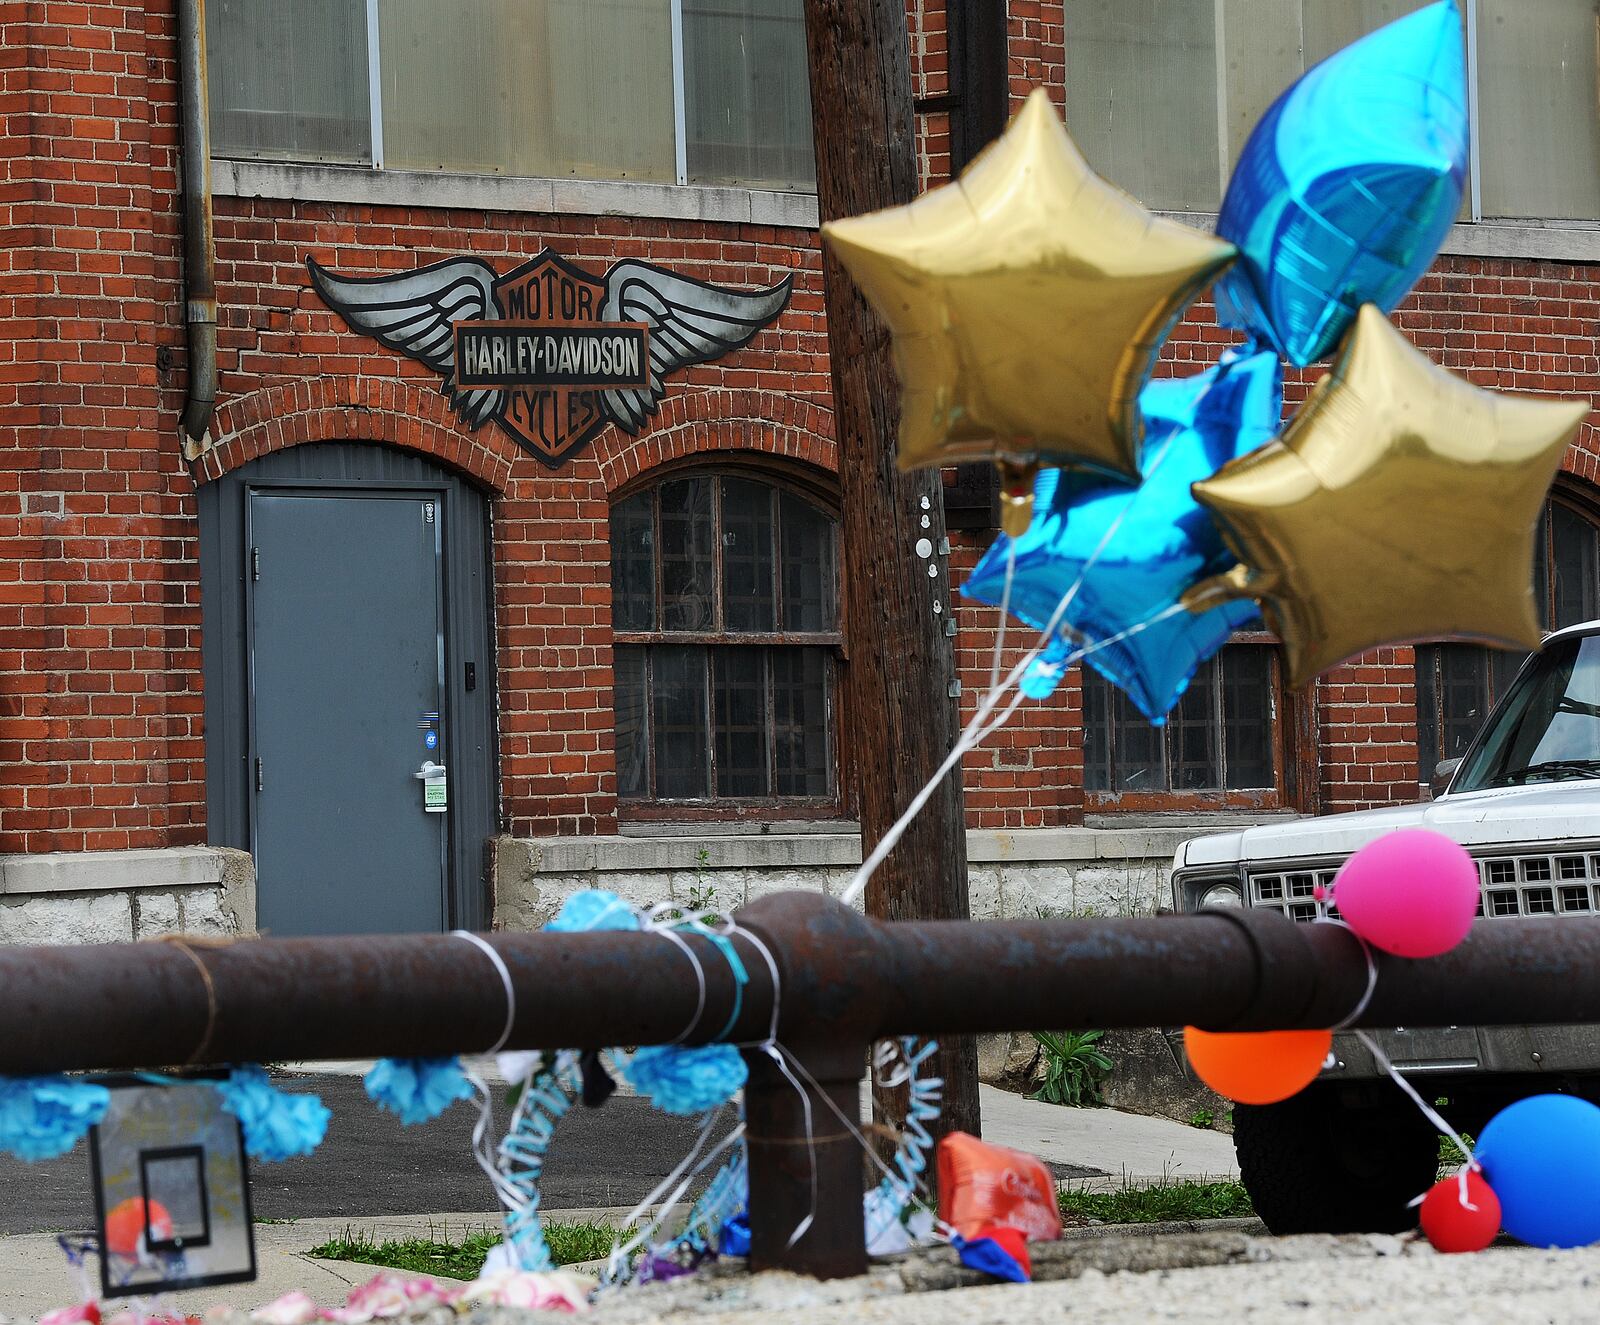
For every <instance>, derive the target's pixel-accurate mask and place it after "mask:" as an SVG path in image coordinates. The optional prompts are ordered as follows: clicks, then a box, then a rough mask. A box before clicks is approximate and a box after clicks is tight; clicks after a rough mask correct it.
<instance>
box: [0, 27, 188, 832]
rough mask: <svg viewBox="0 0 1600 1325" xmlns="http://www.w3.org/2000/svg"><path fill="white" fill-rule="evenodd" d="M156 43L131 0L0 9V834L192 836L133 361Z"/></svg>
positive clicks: (172, 484)
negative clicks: (4, 475) (1, 318)
mask: <svg viewBox="0 0 1600 1325" xmlns="http://www.w3.org/2000/svg"><path fill="white" fill-rule="evenodd" d="M170 40H171V22H170V19H169V18H168V17H166V16H164V15H162V14H160V13H150V12H147V7H146V6H145V5H143V4H139V3H119V2H117V0H102V2H96V3H82V4H73V5H67V4H53V3H28V4H22V3H13V4H5V5H0V46H3V52H4V54H3V61H4V84H3V87H4V93H3V95H4V96H5V98H6V116H5V125H6V129H5V135H6V136H5V138H4V152H5V165H6V179H5V185H4V187H5V205H6V207H7V210H8V213H9V229H8V234H7V243H6V245H5V248H6V250H7V252H6V258H5V259H4V260H5V261H6V263H7V281H6V291H7V296H6V303H7V308H6V315H7V317H6V323H5V326H4V328H3V330H0V335H3V336H4V338H5V342H6V345H5V359H4V363H5V366H6V374H5V380H4V385H3V389H4V392H5V403H6V406H7V408H6V409H5V411H4V413H5V417H6V420H7V423H6V425H5V428H6V438H7V441H8V442H9V443H10V445H11V450H10V454H11V457H12V463H11V464H9V465H7V466H6V469H7V471H8V476H9V482H8V483H7V489H8V490H7V492H6V494H5V497H4V499H3V500H4V505H3V507H0V509H3V510H4V514H5V519H6V524H7V526H8V530H7V534H8V537H7V543H8V546H7V549H6V550H7V554H8V555H6V556H5V557H4V562H3V569H0V583H3V584H4V590H5V591H4V594H3V596H0V602H4V604H5V605H6V606H7V608H8V610H7V611H6V613H5V615H4V617H3V618H0V668H3V670H4V674H5V683H4V696H3V699H0V704H3V710H0V712H3V716H4V730H3V733H0V764H3V765H4V768H5V772H4V776H3V778H0V812H3V816H4V822H3V826H0V846H3V847H4V848H5V849H10V850H30V851H44V850H62V849H66V850H78V849H83V848H85V847H91V846H94V847H135V846H147V845H168V844H173V843H179V842H192V841H198V840H200V839H201V838H202V837H203V834H204V828H203V822H202V819H203V812H202V780H201V767H202V765H201V746H200V718H199V713H200V695H199V693H198V692H197V690H196V689H195V688H194V686H193V685H192V682H191V680H190V678H191V677H192V675H193V674H194V672H195V670H196V669H197V667H198V661H199V635H198V625H199V622H198V604H197V598H196V589H195V542H194V522H193V517H192V510H191V508H190V504H189V502H188V500H187V493H188V491H189V486H190V485H189V482H188V478H187V476H186V475H185V474H184V473H183V471H182V465H181V462H180V461H179V460H178V457H177V452H176V449H175V447H173V446H172V444H171V442H170V439H169V438H166V437H164V436H163V430H164V428H165V429H166V430H170V428H171V420H170V418H166V419H164V418H163V416H162V411H161V409H160V383H159V375H160V369H159V367H158V360H157V350H158V348H159V346H160V345H161V344H162V343H163V340H164V338H163V335H162V327H163V325H164V324H165V323H167V322H168V321H169V320H170V318H171V316H172V313H171V311H170V309H171V304H172V294H171V292H170V288H169V287H167V286H166V285H164V284H163V282H161V281H160V280H159V279H158V276H157V263H158V261H159V254H160V252H161V250H162V248H163V245H164V244H165V243H166V238H165V237H166V236H170V235H171V234H172V233H173V230H174V227H173V225H172V223H171V222H170V220H168V219H167V218H165V217H159V218H158V214H159V213H160V212H161V211H162V209H163V208H164V207H165V202H164V199H165V198H167V197H170V194H171V189H172V174H171V171H172V153H171V143H172V122H173V119H174V116H173V114H172V113H171V111H170V108H168V107H166V106H164V104H163V103H164V101H165V100H166V93H165V91H164V90H163V88H162V86H161V76H160V74H159V73H158V72H157V65H158V54H157V53H159V51H160V50H161V49H163V48H164V47H165V46H166V45H168V44H170ZM13 407H14V408H13ZM13 539H14V540H15V542H13V541H12V540H13ZM13 547H14V548H15V549H16V550H17V552H19V553H20V556H13V555H10V553H11V551H12V548H13Z"/></svg>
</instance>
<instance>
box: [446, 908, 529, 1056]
mask: <svg viewBox="0 0 1600 1325" xmlns="http://www.w3.org/2000/svg"><path fill="white" fill-rule="evenodd" d="M450 937H451V938H456V939H465V940H466V941H467V942H468V943H470V944H472V945H473V946H474V947H476V948H479V949H480V950H481V951H482V952H483V954H484V956H486V957H487V958H488V959H489V961H490V962H491V963H492V964H493V966H494V969H495V974H496V975H498V976H499V977H500V984H501V986H502V987H503V988H504V989H505V992H506V1024H505V1026H504V1027H503V1028H502V1029H501V1031H500V1038H499V1039H498V1040H496V1041H495V1042H494V1043H493V1044H492V1045H490V1046H489V1048H487V1049H485V1050H484V1051H483V1052H484V1053H486V1054H497V1053H499V1052H500V1051H501V1050H502V1049H504V1048H505V1047H506V1042H507V1041H508V1040H510V1039H511V1032H512V1031H513V1030H515V1029H516V1025H517V990H516V986H515V985H513V984H512V983H511V972H510V971H509V970H507V969H506V964H505V959H504V958H502V957H501V956H500V954H499V953H498V952H496V951H495V950H494V949H493V948H491V947H490V946H489V945H488V944H487V943H485V942H484V941H483V940H482V939H481V938H479V937H478V936H477V935H476V934H474V933H472V932H471V931H470V930H465V929H452V930H451V931H450Z"/></svg>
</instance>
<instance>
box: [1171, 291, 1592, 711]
mask: <svg viewBox="0 0 1600 1325" xmlns="http://www.w3.org/2000/svg"><path fill="white" fill-rule="evenodd" d="M1588 412H1589V406H1588V403H1587V402H1584V401H1575V400H1551V399H1546V398H1541V397H1534V396H1521V395H1502V394H1499V393H1496V392H1493V391H1484V390H1480V389H1479V388H1477V387H1475V386H1472V385H1470V384H1469V383H1467V382H1464V381H1462V380H1461V379H1460V378H1458V377H1456V376H1454V375H1453V374H1451V373H1449V372H1446V371H1445V370H1444V369H1443V368H1441V367H1439V366H1438V365H1437V364H1435V363H1433V362H1432V361H1431V360H1429V359H1428V358H1427V356H1426V355H1424V354H1423V353H1422V352H1421V351H1419V350H1417V349H1415V348H1414V347H1413V346H1412V345H1411V344H1410V343H1409V342H1408V341H1407V340H1406V339H1405V337H1403V336H1402V335H1401V334H1400V333H1399V332H1398V331H1396V330H1395V329H1394V327H1392V326H1391V325H1390V324H1389V322H1388V319H1386V318H1385V317H1384V316H1383V314H1382V313H1381V312H1380V311H1379V310H1378V309H1377V308H1376V307H1375V306H1374V305H1372V304H1366V305H1364V306H1363V307H1362V308H1361V311H1360V313H1359V314H1358V316H1357V318H1356V324H1355V328H1354V330H1353V331H1352V332H1351V333H1350V335H1349V336H1348V337H1347V339H1346V341H1345V343H1344V347H1343V349H1342V350H1341V352H1340V355H1339V358H1338V359H1337V360H1336V361H1335V363H1334V365H1333V368H1332V371H1331V372H1330V373H1329V374H1328V375H1327V376H1326V377H1324V378H1323V379H1322V380H1321V381H1320V382H1318V384H1317V386H1316V389H1315V390H1314V391H1313V392H1312V394H1311V397H1310V399H1308V400H1307V401H1306V403H1305V405H1303V406H1302V407H1301V409H1300V411H1299V412H1298V414H1296V416H1295V418H1294V420H1293V422H1292V423H1291V424H1290V426H1289V428H1288V430H1287V431H1286V432H1285V433H1284V435H1283V437H1282V438H1281V439H1278V440H1276V441H1272V442H1269V443H1268V444H1267V445H1266V446H1264V447H1262V448H1261V449H1260V450H1258V451H1253V452H1251V453H1250V454H1249V455H1247V456H1243V457H1241V458H1240V459H1238V460H1235V461H1232V462H1230V463H1229V464H1227V465H1225V466H1223V468H1222V469H1220V470H1219V471H1218V472H1217V473H1216V474H1215V475H1214V476H1213V477H1211V478H1209V479H1206V480H1204V481H1203V482H1200V483H1196V484H1195V485H1194V495H1195V496H1196V497H1197V498H1199V500H1200V501H1201V502H1203V503H1204V504H1205V505H1206V506H1207V507H1208V508H1209V509H1210V511H1211V513H1212V514H1213V515H1214V516H1215V517H1216V518H1217V523H1218V524H1219V525H1220V527H1221V529H1222V534H1223V537H1224V538H1225V539H1226V540H1227V543H1228V545H1229V546H1230V547H1231V548H1232V549H1233V552H1234V554H1235V555H1236V556H1237V557H1238V558H1239V560H1240V561H1242V562H1243V563H1244V565H1243V566H1240V567H1236V568H1235V569H1234V570H1233V571H1231V572H1229V573H1228V574H1227V575H1224V576H1220V577H1218V578H1217V579H1214V580H1210V581H1207V582H1206V583H1205V584H1202V585H1199V586H1197V587H1196V588H1195V589H1194V590H1191V592H1190V594H1189V595H1188V596H1187V597H1186V598H1185V600H1184V601H1185V603H1186V604H1187V605H1188V606H1189V607H1190V608H1191V610H1195V611H1199V610H1202V609H1204V608H1206V607H1211V606H1215V605H1216V604H1217V603H1218V602H1220V601H1223V600H1225V599H1227V598H1233V597H1252V598H1256V599H1258V600H1259V601H1260V603H1261V606H1262V610H1263V612H1264V614H1265V615H1266V617H1267V620H1268V622H1269V623H1270V624H1271V626H1272V627H1273V629H1274V630H1276V631H1277V633H1278V635H1279V637H1280V638H1281V639H1282V641H1283V647H1284V652H1285V654H1286V656H1287V659H1288V664H1289V684H1290V685H1291V686H1294V687H1299V686H1302V685H1305V684H1306V683H1307V682H1309V681H1310V680H1311V679H1312V678H1313V677H1314V676H1315V675H1316V674H1317V673H1318V672H1320V671H1322V670H1323V669H1324V668H1327V667H1331V666H1332V665H1333V664H1334V663H1337V662H1341V661H1342V660H1344V659H1346V658H1349V657H1352V656H1353V655H1355V654H1358V653H1361V652H1363V651H1364V650H1366V649H1369V648H1372V647H1373V646H1375V645H1378V644H1393V643H1401V642H1404V641H1407V640H1423V639H1446V638H1448V639H1462V640H1471V641H1475V642H1477V643H1482V644H1493V645H1498V646H1500V647H1502V648H1522V649H1533V648H1537V647H1538V645H1539V615H1538V612H1537V610H1536V607H1535V604H1534V597H1533V589H1532V584H1533V543H1534V529H1535V526H1536V525H1537V524H1538V520H1539V513H1540V511H1541V509H1542V508H1543V505H1544V498H1545V493H1546V491H1547V490H1548V489H1549V487H1550V482H1551V480H1552V479H1553V478H1554V477H1555V473H1556V469H1557V467H1558V466H1559V465H1560V463H1561V457H1562V454H1563V453H1564V452H1565V451H1566V449H1567V444H1568V443H1569V442H1570V441H1571V439H1572V437H1573V434H1574V433H1576V432H1577V429H1578V425H1579V424H1581V423H1582V422H1583V419H1584V417H1585V416H1586V415H1587V414H1588Z"/></svg>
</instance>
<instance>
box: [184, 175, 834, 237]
mask: <svg viewBox="0 0 1600 1325" xmlns="http://www.w3.org/2000/svg"><path fill="white" fill-rule="evenodd" d="M211 191H212V193H213V194H215V195H216V196H217V197H222V198H284V199H292V200H294V201H297V202H324V203H354V204H359V205H362V206H370V207H436V208H440V209H448V210H451V211H483V212H531V213H544V214H551V215H555V214H559V215H563V216H638V217H654V218H660V219H665V220H672V221H718V222H727V223H729V224H734V225H773V226H784V227H789V228H794V229H800V230H815V229H816V228H817V198H816V195H815V194H813V193H780V192H777V191H776V190H771V189H738V188H711V187H705V186H701V185H680V184H645V183H640V182H637V181H634V180H595V179H526V178H520V177H518V178H512V177H509V176H505V175H467V174H456V173H447V172H442V171H424V170H371V169H368V168H366V167H364V166H324V165H309V164H303V163H298V162H296V163H290V162H281V161H228V160H221V159H217V158H213V159H212V162H211Z"/></svg>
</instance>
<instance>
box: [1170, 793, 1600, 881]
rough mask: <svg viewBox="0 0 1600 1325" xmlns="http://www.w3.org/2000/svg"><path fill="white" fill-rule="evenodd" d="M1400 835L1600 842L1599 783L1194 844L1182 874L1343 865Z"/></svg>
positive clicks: (1333, 817)
mask: <svg viewBox="0 0 1600 1325" xmlns="http://www.w3.org/2000/svg"><path fill="white" fill-rule="evenodd" d="M1396 828H1432V829H1436V830H1437V831H1438V832H1441V833H1444V834H1445V835H1446V836H1447V837H1453V838H1455V840H1456V841H1457V842H1459V843H1461V845H1462V846H1464V847H1467V848H1468V849H1472V848H1476V847H1489V846H1500V845H1513V844H1526V843H1539V842H1550V841H1560V840H1563V839H1577V838H1600V779H1595V780H1590V781H1584V782H1545V783H1538V784H1535V785H1534V786H1529V787H1495V788H1491V789H1489V790H1486V791H1469V792H1463V793H1461V794H1460V795H1456V796H1443V797H1440V798H1439V799H1438V800H1436V801H1428V802H1424V803H1423V804H1421V805H1401V806H1396V807H1394V808H1391V809H1384V810H1358V811H1356V812H1354V813H1352V814H1329V815H1321V816H1319V817H1317V818H1314V819H1291V820H1288V821H1287V822H1283V823H1274V824H1258V825H1256V826H1255V827H1253V828H1246V829H1243V830H1241V831H1239V832H1233V833H1215V834H1212V835H1211V836H1209V837H1197V838H1192V839H1191V840H1190V841H1188V842H1185V843H1184V844H1183V845H1182V846H1181V847H1179V849H1178V859H1177V862H1176V864H1177V865H1178V867H1179V868H1187V867H1192V866H1195V865H1231V864H1234V863H1236V862H1238V861H1246V862H1251V861H1265V860H1291V859H1292V860H1303V859H1305V858H1307V857H1316V856H1333V857H1338V858H1341V859H1342V858H1343V857H1345V856H1348V855H1349V854H1350V853H1351V852H1352V851H1355V850H1356V849H1357V848H1358V847H1361V846H1364V845H1365V844H1366V843H1368V842H1370V841H1372V839H1373V838H1375V837H1381V836H1382V835H1383V834H1384V833H1387V832H1392V831H1393V830H1394V829H1396Z"/></svg>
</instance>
